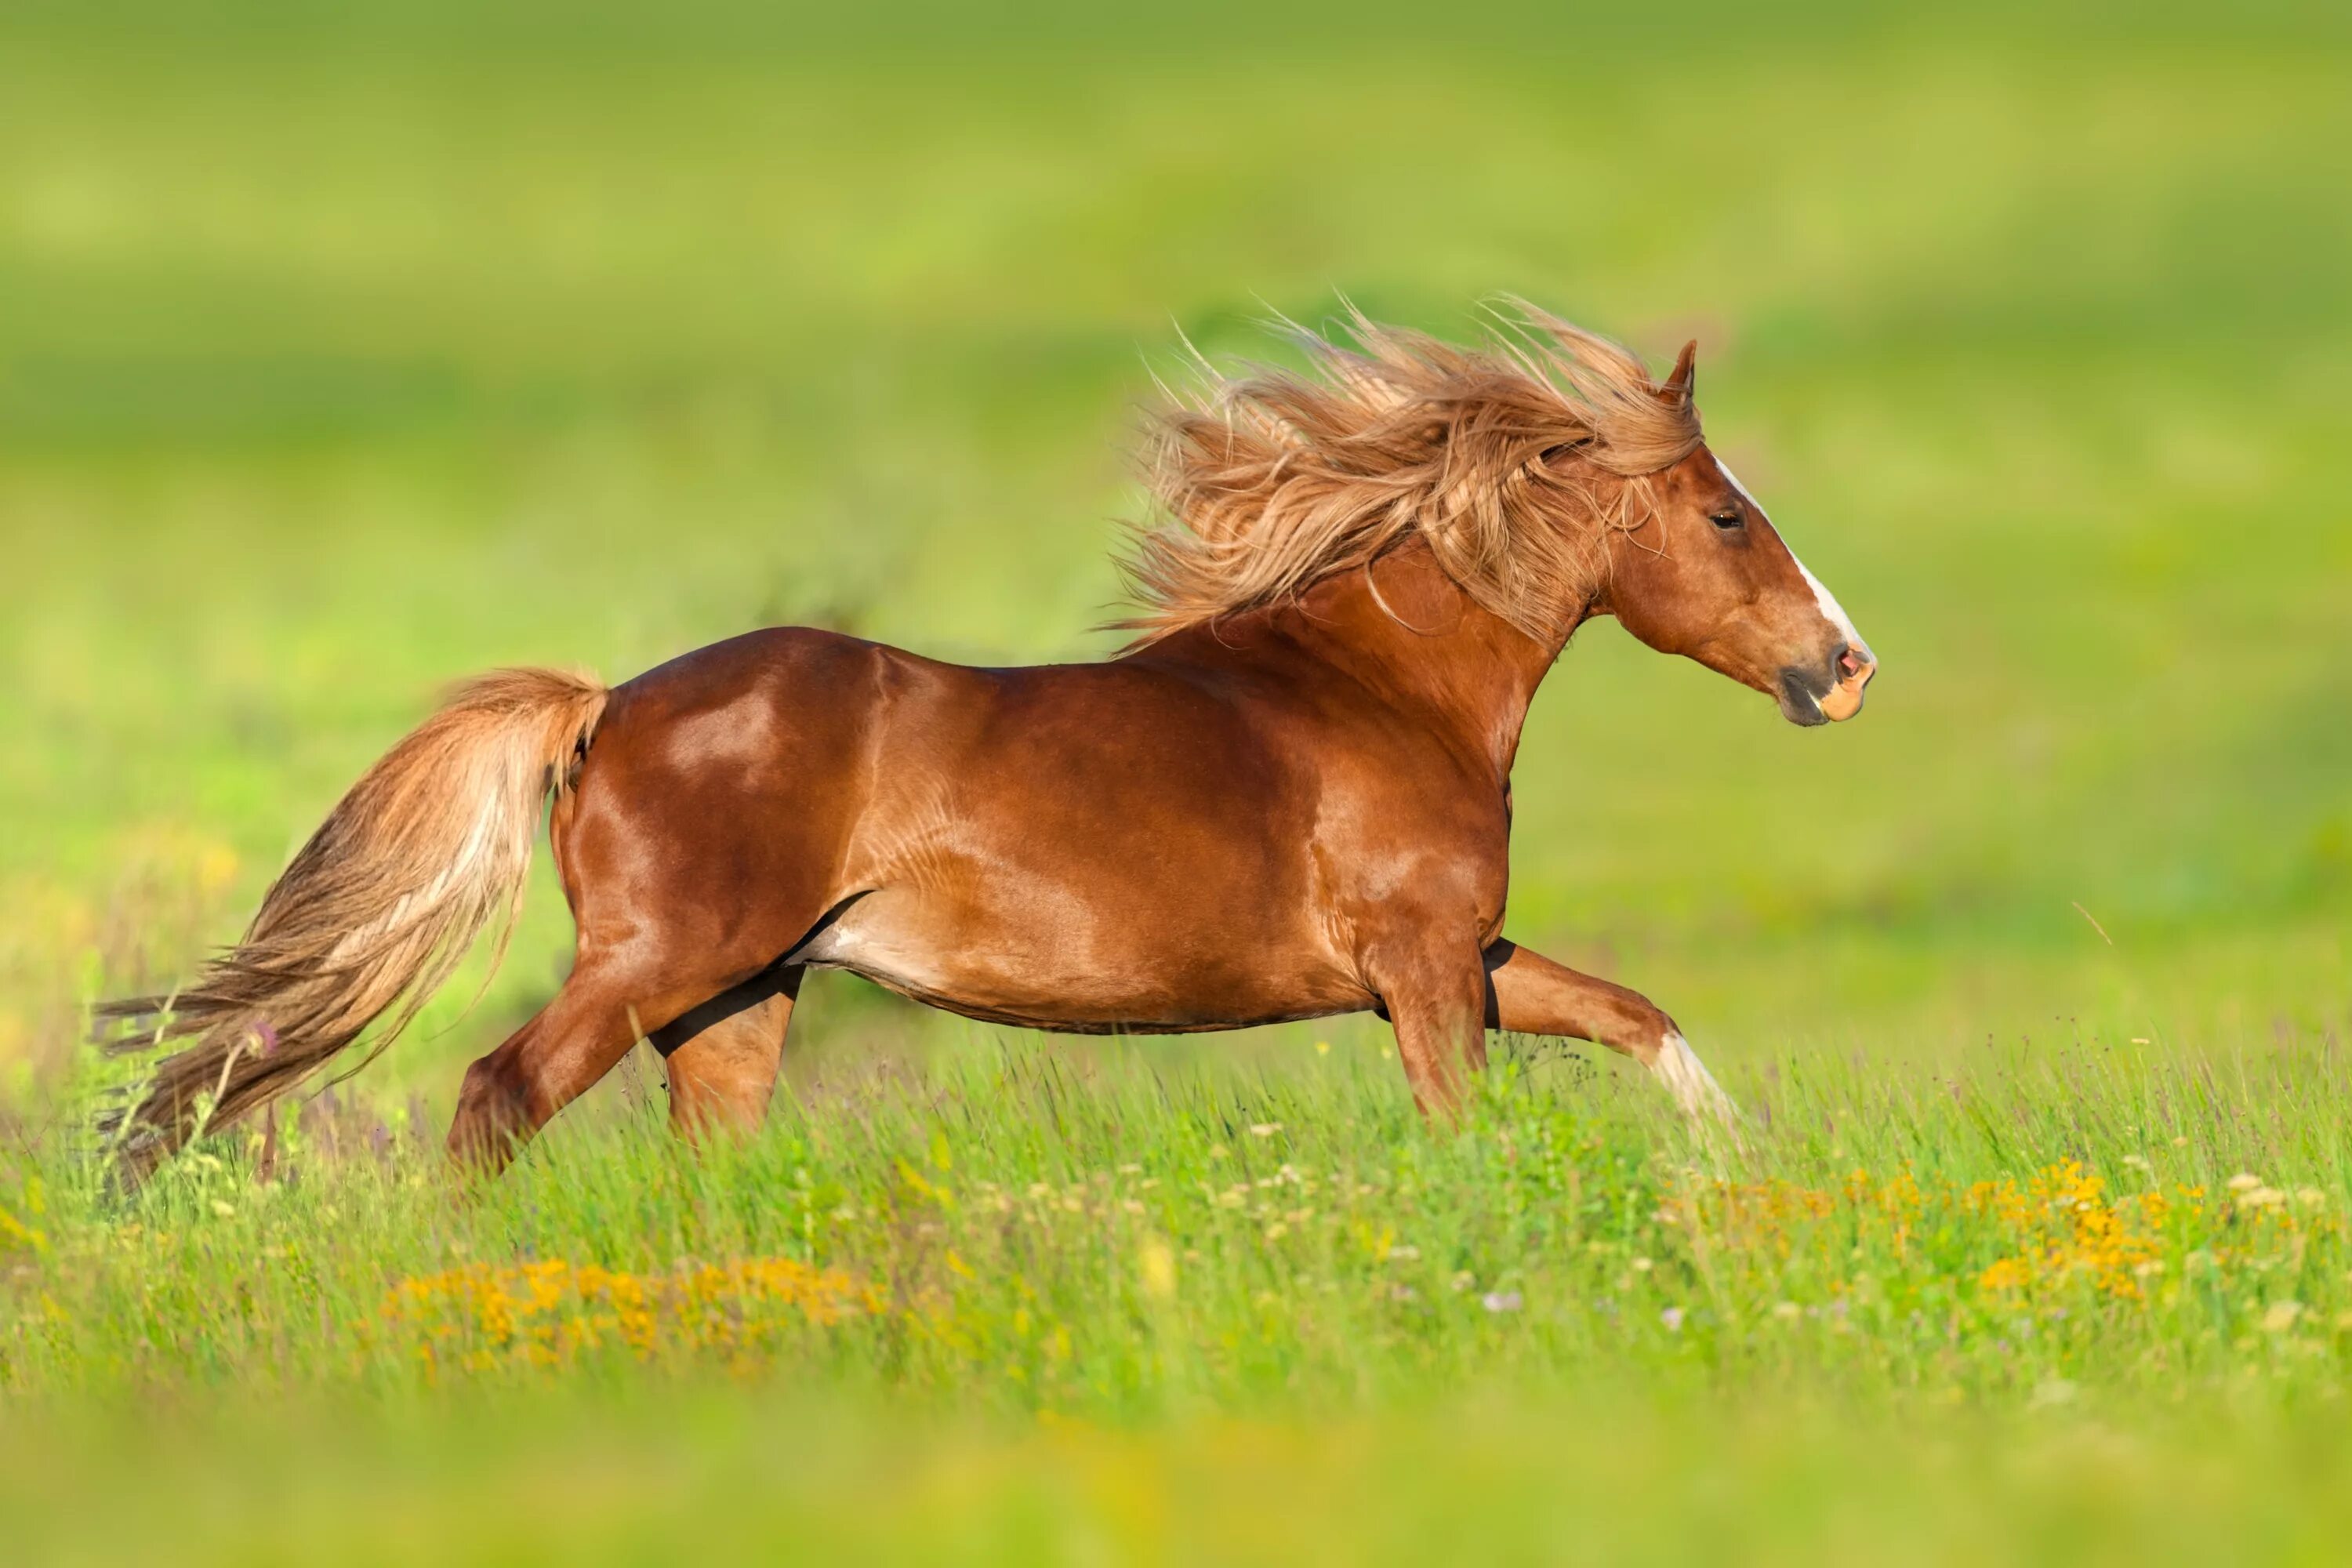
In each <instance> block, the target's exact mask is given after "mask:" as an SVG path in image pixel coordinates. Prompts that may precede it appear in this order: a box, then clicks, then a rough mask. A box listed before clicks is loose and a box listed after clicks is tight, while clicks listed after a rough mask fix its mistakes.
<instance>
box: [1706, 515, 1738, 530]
mask: <svg viewBox="0 0 2352 1568" xmlns="http://www.w3.org/2000/svg"><path fill="white" fill-rule="evenodd" d="M1707 521H1710V522H1712V523H1714V524H1715V526H1716V527H1717V528H1720V529H1723V530H1724V531H1727V532H1728V531H1730V530H1732V529H1735V528H1738V527H1739V526H1741V525H1742V524H1743V523H1744V522H1745V521H1747V520H1746V519H1745V518H1742V517H1741V516H1740V515H1739V514H1738V512H1736V511H1719V512H1717V513H1716V514H1715V515H1714V516H1713V517H1711V518H1709V519H1708V520H1707Z"/></svg>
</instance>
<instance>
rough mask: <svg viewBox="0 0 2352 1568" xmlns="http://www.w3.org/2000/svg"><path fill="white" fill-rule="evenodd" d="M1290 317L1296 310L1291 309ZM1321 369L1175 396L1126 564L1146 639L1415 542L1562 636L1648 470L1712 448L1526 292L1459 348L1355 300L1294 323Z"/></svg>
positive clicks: (1290, 592)
mask: <svg viewBox="0 0 2352 1568" xmlns="http://www.w3.org/2000/svg"><path fill="white" fill-rule="evenodd" d="M1284 324H1285V325H1286V326H1287V325H1289V323H1284ZM1293 330H1294V331H1296V334H1297V340H1298V342H1299V345H1300V347H1301V348H1302V349H1303V350H1304V351H1305V353H1306V355H1307V363H1308V365H1309V371H1308V373H1307V374H1294V373H1291V372H1287V371H1280V370H1265V369H1259V370H1255V371H1254V372H1253V373H1252V374H1247V375H1244V376H1239V377H1226V376H1223V375H1221V374H1218V373H1217V372H1216V371H1215V370H1213V368H1211V367H1209V366H1208V365H1207V363H1205V362H1202V365H1201V370H1202V384H1201V385H1200V386H1199V387H1198V389H1197V390H1196V391H1195V392H1194V393H1193V394H1192V395H1190V396H1171V399H1170V402H1169V404H1168V405H1167V406H1165V407H1164V408H1162V409H1160V410H1159V411H1157V412H1156V413H1154V414H1153V415H1152V416H1151V418H1150V424H1149V426H1147V429H1146V433H1145V438H1144V446H1143V452H1144V458H1145V462H1146V471H1147V473H1148V475H1149V479H1150V487H1151V492H1152V496H1153V499H1154V500H1155V501H1156V502H1157V503H1158V506H1159V509H1160V511H1161V512H1162V513H1163V514H1164V515H1163V519H1162V521H1161V522H1160V526H1158V527H1156V528H1153V529H1151V530H1150V531H1147V532H1145V533H1143V534H1142V535H1141V536H1140V537H1139V538H1138V540H1137V541H1136V542H1135V545H1134V548H1133V550H1132V552H1130V553H1129V556H1128V558H1127V559H1126V560H1125V561H1124V562H1123V563H1122V566H1123V567H1124V569H1125V572H1126V574H1127V578H1128V582H1129V590H1130V594H1131V595H1132V597H1133V598H1134V599H1135V601H1136V602H1137V604H1138V605H1139V613H1138V614H1136V615H1134V616H1129V617H1128V618H1126V619H1123V620H1120V621H1118V622H1116V623H1114V624H1115V625H1117V626H1121V627H1124V628H1127V629H1130V630H1133V631H1136V632H1137V633H1139V636H1138V637H1137V638H1136V643H1135V646H1138V647H1141V646H1146V645H1148V644H1150V643H1153V642H1156V641H1158V640H1159V639H1160V638H1161V637H1167V636H1168V635H1170V634H1171V633H1172V632H1176V631H1179V630H1181V629H1182V628H1184V627H1187V626H1198V625H1200V624H1202V622H1207V621H1213V620H1216V619H1218V618H1219V617H1221V616H1229V615H1233V614H1234V613H1236V612H1238V611H1243V610H1248V609H1254V608H1256V607H1258V606H1261V605H1272V604H1277V603H1280V602H1282V601H1284V600H1286V599H1289V598H1291V597H1293V596H1295V595H1297V594H1298V593H1300V592H1301V591H1303V590H1304V589H1306V588H1307V586H1309V585H1310V584H1314V583H1316V582H1318V581H1320V580H1321V579H1323V578H1325V577H1328V576H1330V575H1331V574H1334V573H1337V572H1341V571H1345V570H1349V569H1350V568H1353V567H1357V566H1360V565H1363V564H1365V563H1369V562H1370V561H1371V560H1373V559H1374V558H1375V557H1377V556H1378V555H1380V554H1381V552H1383V551H1386V550H1389V549H1391V548H1392V547H1393V546H1395V545H1396V544H1398V543H1400V542H1402V541H1403V540H1404V539H1406V538H1407V537H1408V536H1409V535H1412V534H1416V533H1417V534H1419V535H1420V536H1421V537H1422V538H1423V539H1425V540H1427V541H1428V542H1429V546H1430V549H1431V550H1432V551H1433V552H1434V554H1435V555H1436V557H1437V562H1438V564H1439V565H1440V566H1441V567H1442V568H1444V571H1445V572H1446V573H1447V574H1449V575H1451V576H1452V577H1453V579H1454V582H1456V583H1458V584H1461V586H1462V588H1463V590H1464V591H1465V593H1467V594H1468V595H1470V596H1471V597H1472V598H1473V599H1474V600H1475V601H1476V602H1477V603H1478V604H1480V605H1484V606H1485V607H1486V609H1488V610H1491V611H1492V612H1494V613H1495V614H1496V615H1497V616H1502V617H1503V618H1504V619H1506V620H1507V621H1509V622H1510V623H1512V624H1513V625H1514V626H1517V627H1518V628H1519V629H1520V630H1522V631H1524V632H1527V633H1528V635H1529V636H1531V637H1538V638H1543V639H1549V637H1555V636H1557V635H1558V634H1559V628H1560V626H1561V625H1562V623H1563V621H1564V620H1565V618H1566V617H1567V616H1569V615H1570V613H1572V608H1573V605H1575V604H1577V603H1580V602H1581V601H1582V599H1583V598H1584V597H1586V596H1589V595H1590V594H1591V591H1592V589H1593V587H1594V585H1595V584H1597V583H1598V581H1599V578H1600V574H1601V571H1602V570H1603V569H1604V565H1605V562H1606V559H1607V555H1606V551H1605V550H1604V549H1603V547H1602V540H1601V534H1602V531H1604V530H1606V529H1609V528H1612V527H1614V528H1632V527H1635V526H1638V525H1639V523H1640V521H1641V520H1642V518H1643V516H1644V515H1646V512H1647V509H1648V505H1649V495H1648V491H1649V487H1648V486H1647V485H1646V484H1645V483H1644V482H1643V477H1644V476H1646V475H1649V474H1654V473H1656V472H1657V471H1658V470H1660V469H1662V468H1670V467H1672V466H1673V465H1674V464H1675V463H1678V462H1680V461H1681V460H1682V459H1683V458H1686V457H1688V456H1689V455H1690V454H1691V453H1692V452H1693V451H1694V450H1696V448H1697V447H1698V445H1699V441H1700V439H1701V437H1700V432H1699V422H1698V413H1697V410H1696V408H1694V407H1693V406H1692V403H1691V398H1690V395H1689V393H1688V390H1687V388H1686V387H1683V388H1675V389H1673V390H1669V389H1667V388H1665V387H1662V386H1660V385H1659V384H1657V383H1655V382H1654V381H1652V380H1651V378H1650V374H1649V372H1648V371H1646V370H1645V369H1643V364H1642V362H1641V361H1640V360H1639V359H1637V358H1635V357H1634V356H1633V354H1632V353H1630V352H1628V351H1627V350H1625V349H1623V348H1621V347H1619V346H1618V345H1617V344H1615V343H1613V342H1610V341H1608V340H1607V339H1606V338H1602V337H1599V336H1596V335H1595V334H1593V333H1591V332H1588V331H1584V330H1583V329H1582V328H1580V327H1577V326H1574V325H1571V324H1570V323H1569V322H1567V321H1561V320H1560V319H1559V318H1558V317H1556V316H1552V315H1549V314H1548V313H1546V312H1544V311H1542V310H1537V309H1536V308H1535V307H1533V306H1531V305H1528V304H1526V303H1525V302H1523V301H1517V300H1514V301H1511V302H1510V306H1509V314H1508V315H1507V316H1504V317H1501V318H1500V322H1499V327H1498V330H1497V331H1496V333H1495V334H1494V336H1493V337H1492V338H1491V339H1490V340H1489V341H1488V342H1486V343H1485V344H1484V345H1482V346H1479V347H1476V348H1462V347H1457V346H1456V345H1454V344H1452V343H1447V342H1440V341H1439V340H1437V339H1435V338H1432V337H1428V336H1425V335H1423V334H1422V333H1419V332H1412V331H1403V330H1402V329H1399V328H1395V327H1388V326H1382V325H1381V324H1380V323H1378V322H1376V321H1371V320H1370V319H1368V318H1367V317H1365V316H1364V315H1363V314H1362V313H1361V312H1360V311H1355V310H1350V311H1349V316H1348V318H1347V321H1345V323H1344V326H1343V331H1342V336H1341V337H1340V338H1339V339H1335V337H1333V336H1330V335H1326V334H1322V333H1317V332H1314V331H1308V330H1307V329H1304V328H1294V329H1293Z"/></svg>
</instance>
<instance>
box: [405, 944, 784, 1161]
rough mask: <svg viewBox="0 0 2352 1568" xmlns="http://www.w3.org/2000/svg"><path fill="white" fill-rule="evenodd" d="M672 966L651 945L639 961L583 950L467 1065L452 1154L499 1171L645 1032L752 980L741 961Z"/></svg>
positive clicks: (453, 1126)
mask: <svg viewBox="0 0 2352 1568" xmlns="http://www.w3.org/2000/svg"><path fill="white" fill-rule="evenodd" d="M665 956H667V955H665ZM664 967H665V965H664V964H663V963H661V962H660V961H659V960H657V959H655V958H653V957H652V956H650V955H648V956H647V958H646V961H645V962H643V963H625V962H619V961H615V960H613V959H601V960H600V959H598V958H596V957H593V956H592V955H589V954H583V955H582V959H581V962H580V963H579V964H578V965H577V966H576V967H575V968H574V969H573V970H572V974H571V977H570V978H569V979H567V980H565V981H564V983H563V987H562V990H560V991H558V992H557V993H556V994H555V999H554V1000H553V1001H551V1002H550V1003H549V1004H548V1005H546V1006H544V1007H542V1008H541V1009H540V1011H539V1013H538V1015H537V1016H534V1017H533V1018H531V1020H530V1022H529V1023H527V1024H525V1025H523V1026H522V1027H521V1028H520V1029H518V1030H516V1031H515V1032H514V1033H513V1034H512V1035H510V1036H509V1037H508V1038H507V1040H506V1042H505V1044H503V1045H501V1046H499V1048H498V1049H497V1050H494V1051H492V1052H491V1053H490V1054H489V1055H488V1056H486V1057H484V1058H481V1059H480V1060H479V1061H477V1062H476V1063H474V1065H473V1066H471V1067H469V1068H467V1069H466V1079H465V1083H464V1085H463V1086H462V1087H461V1088H460V1089H459V1090H458V1092H457V1117H456V1119H455V1120H454V1121H452V1122H451V1123H450V1126H449V1153H450V1155H451V1157H452V1158H453V1159H455V1160H456V1161H457V1163H459V1164H461V1165H465V1166H467V1167H469V1168H471V1169H473V1170H476V1171H478V1172H479V1173H483V1174H486V1175H495V1174H496V1173H499V1171H502V1170H504V1169H505V1168H506V1166H507V1165H508V1163H509V1162H511V1161H512V1160H513V1158H514V1156H515V1153H516V1152H518V1151H519V1150H520V1148H521V1146H522V1145H523V1144H524V1143H526V1142H529V1141H530V1138H531V1137H532V1135H533V1134H535V1133H537V1132H538V1131H539V1130H540V1129H541V1128H542V1127H544V1126H546V1125H547V1124H548V1122H549V1121H552V1120H553V1119H554V1117H555V1114H556V1112H558V1111H560V1110H562V1109H563V1108H564V1107H565V1106H567V1105H569V1104H571V1103H572V1101H573V1100H577V1099H578V1098H579V1097H580V1096H581V1095H582V1094H583V1093H585V1092H586V1091H587V1090H588V1089H589V1088H591V1087H592V1086H593V1084H594V1083H595V1082H596V1080H597V1079H601V1078H603V1077H604V1075H605V1074H606V1073H607V1072H610V1071H611V1070H612V1069H613V1068H614V1064H616V1063H617V1062H619V1061H620V1059H621V1058H623V1057H624V1056H626V1055H627V1054H628V1051H629V1047H632V1046H634V1045H635V1044H636V1042H637V1041H638V1040H639V1039H641V1038H645V1037H647V1036H648V1035H650V1034H652V1033H654V1032H656V1031H658V1030H660V1029H661V1028H663V1027H664V1026H667V1025H669V1024H670V1023H672V1022H673V1021H674V1020H676V1019H677V1018H678V1017H680V1016H682V1015H684V1014H685V1013H686V1012H687V1010H688V1008H689V1007H692V1006H694V1005H697V1004H698V1003H701V1002H703V1001H704V1000H705V999H706V998H709V997H710V996H712V995H715V994H719V993H720V992H724V991H727V990H728V989H729V988H730V987H732V986H735V985H738V984H743V982H744V975H743V973H742V972H741V971H738V972H737V973H734V974H731V975H725V974H722V975H710V976H709V977H707V978H706V977H704V976H702V975H699V974H695V973H684V974H682V975H681V974H677V973H669V974H665V973H662V970H663V969H664Z"/></svg>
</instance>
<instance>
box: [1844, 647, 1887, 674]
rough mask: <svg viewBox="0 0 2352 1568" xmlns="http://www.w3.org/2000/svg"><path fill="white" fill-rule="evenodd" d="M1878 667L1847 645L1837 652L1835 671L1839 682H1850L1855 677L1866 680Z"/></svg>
mask: <svg viewBox="0 0 2352 1568" xmlns="http://www.w3.org/2000/svg"><path fill="white" fill-rule="evenodd" d="M1876 668H1878V666H1877V665H1876V664H1875V663H1874V661H1873V660H1872V658H1871V657H1870V656H1869V655H1868V654H1866V653H1864V652H1862V651H1861V650H1860V649H1858V648H1856V647H1853V645H1852V644H1848V645H1847V646H1846V647H1843V648H1842V649H1840V650H1839V651H1838V657H1837V671H1838V679H1840V680H1852V679H1855V678H1856V677H1857V676H1859V677H1864V678H1867V677H1868V676H1869V675H1870V674H1871V672H1872V671H1874V670H1875V669H1876Z"/></svg>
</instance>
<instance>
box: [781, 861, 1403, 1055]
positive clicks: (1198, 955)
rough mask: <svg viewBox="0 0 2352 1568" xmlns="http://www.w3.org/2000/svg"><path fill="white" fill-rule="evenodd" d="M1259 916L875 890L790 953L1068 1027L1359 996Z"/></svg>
mask: <svg viewBox="0 0 2352 1568" xmlns="http://www.w3.org/2000/svg"><path fill="white" fill-rule="evenodd" d="M1273 923H1274V926H1275V929H1274V930H1267V929H1266V928H1265V922H1264V921H1248V920H1245V919H1241V918H1236V919H1234V920H1232V921H1228V922H1223V924H1222V925H1221V926H1220V927H1214V928H1211V929H1205V930H1204V929H1200V924H1201V922H1198V921H1187V920H1185V919H1184V918H1182V917H1181V915H1177V916H1174V917H1173V918H1170V912H1169V911H1166V910H1160V911H1155V910H1151V909H1150V908H1148V907H1143V908H1139V907H1135V906H1114V907H1111V908H1103V907H1099V906H1091V905H1088V904H1086V903H1084V902H1082V901H1080V900H1071V899H1062V898H1056V897H1054V896H1052V895H1051V893H1050V891H1047V892H1045V893H1043V894H1041V893H1040V891H1039V890H1038V889H1029V890H1028V896H1025V897H1017V896H1016V897H1008V896H1003V891H1002V890H1001V889H1000V890H999V894H998V896H992V897H985V898H973V899H949V898H941V897H938V896H930V897H926V896H923V895H921V894H918V893H915V892H912V891H909V890H896V889H883V890H880V891H877V892H875V893H872V894H869V895H867V896H866V897H865V898H863V899H860V900H858V901H857V902H856V903H855V904H853V905H851V906H850V908H849V909H847V910H845V911H843V913H842V916H841V918H840V919H839V920H837V921H835V922H834V923H833V924H832V925H831V926H829V927H828V928H826V930H825V931H824V932H822V933H821V934H820V935H819V936H818V937H817V938H816V939H815V940H814V941H813V942H810V943H809V944H808V946H807V947H806V948H805V949H803V952H801V953H800V954H799V955H798V956H799V957H800V959H801V960H802V961H803V962H804V963H815V964H820V965H824V966H828V967H833V968H839V969H846V970H850V971H852V972H854V973H859V974H862V975H864V976H866V978H867V979H869V980H872V981H874V982H876V983H877V984H881V985H885V986H887V987H889V988H890V989H892V990H894V991H898V992H900V993H903V994H906V995H908V996H911V997H914V998H915V999H916V1000H918V1001H921V1002H927V1003H929V1004H931V1005H935V1006H940V1007H944V1008H946V1009H948V1010H949V1011H950V1012H955V1013H961V1014H964V1015H966V1016H971V1017H977V1018H984V1019H989V1020H993V1021H998V1022H1004V1023H1013V1024H1021V1025H1025V1026H1032V1027H1036V1028H1042V1029H1059V1030H1065V1031H1073V1032H1100V1031H1107V1030H1115V1029H1133V1030H1138V1031H1150V1032H1175V1031H1181V1030H1192V1029H1217V1028H1235V1027H1241V1026H1246V1025H1250V1024H1260V1023H1271V1022H1276V1021H1280V1020H1283V1019H1287V1018H1305V1017H1315V1016H1324V1015H1328V1014H1331V1013H1340V1012H1349V1011H1353V1010H1355V1009H1357V1008H1360V1007H1362V1006H1365V1005H1369V1003H1370V998H1369V996H1367V995H1365V994H1363V992H1362V989H1361V987H1360V985H1358V984H1356V983H1355V982H1354V980H1353V978H1352V977H1351V976H1350V975H1349V973H1346V972H1345V970H1344V969H1343V967H1342V966H1341V965H1340V964H1339V963H1337V962H1335V960H1334V958H1333V956H1332V955H1331V954H1330V953H1328V952H1326V951H1323V944H1322V943H1321V942H1318V941H1316V940H1314V939H1313V935H1312V933H1311V932H1308V931H1296V932H1292V931H1283V930H1281V929H1280V928H1281V927H1282V926H1283V925H1285V924H1287V923H1288V922H1284V921H1276V922H1273ZM1299 923H1300V924H1301V925H1302V926H1303V925H1304V924H1305V923H1306V922H1305V921H1304V920H1303V919H1302V921H1300V922H1299ZM1253 927H1255V928H1256V929H1255V930H1254V929H1252V928H1253Z"/></svg>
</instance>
